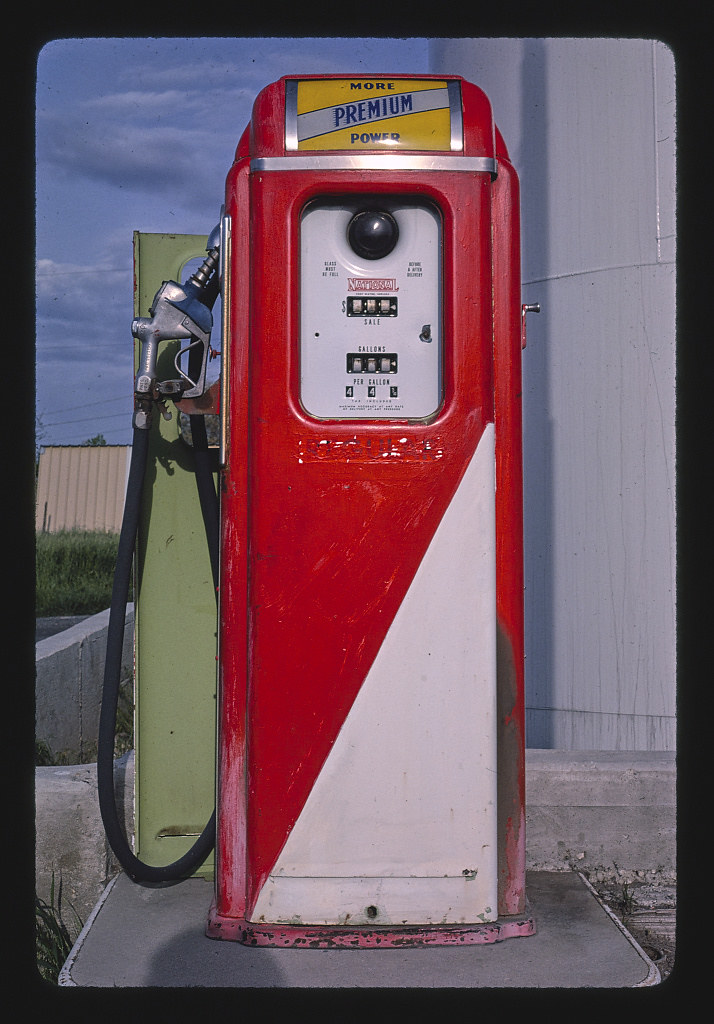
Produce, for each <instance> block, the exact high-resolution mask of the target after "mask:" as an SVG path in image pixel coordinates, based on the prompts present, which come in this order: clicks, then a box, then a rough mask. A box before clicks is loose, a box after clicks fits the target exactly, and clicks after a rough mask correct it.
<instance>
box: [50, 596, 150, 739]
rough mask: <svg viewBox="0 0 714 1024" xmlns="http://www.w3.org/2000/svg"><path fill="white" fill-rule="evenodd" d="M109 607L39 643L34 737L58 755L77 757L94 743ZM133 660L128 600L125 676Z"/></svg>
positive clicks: (131, 624)
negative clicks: (66, 753)
mask: <svg viewBox="0 0 714 1024" xmlns="http://www.w3.org/2000/svg"><path fill="white" fill-rule="evenodd" d="M108 626H109V609H108V608H107V609H106V610H105V611H103V612H99V613H98V614H97V615H91V616H89V618H86V619H83V620H82V622H79V623H77V624H76V625H75V626H70V628H69V629H65V630H63V631H62V632H61V633H56V634H55V635H54V636H49V637H47V638H46V639H44V640H40V641H38V643H36V644H35V736H36V738H37V739H38V740H42V741H43V742H44V743H46V744H47V746H48V747H49V748H50V750H51V751H52V752H53V753H54V754H55V755H57V754H59V753H60V752H66V751H69V752H70V754H71V755H73V756H74V757H76V758H77V759H79V757H80V756H81V754H82V751H83V750H84V749H85V748H86V747H87V746H88V745H90V744H96V742H97V732H98V729H99V709H100V707H101V701H102V685H103V681H104V657H105V653H106V645H107V628H108ZM133 660H134V605H133V604H127V607H126V619H125V630H124V648H123V653H122V679H130V678H131V677H132V673H133Z"/></svg>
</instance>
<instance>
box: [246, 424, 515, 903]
mask: <svg viewBox="0 0 714 1024" xmlns="http://www.w3.org/2000/svg"><path fill="white" fill-rule="evenodd" d="M495 637H496V621H495V557H494V435H493V426H492V425H489V426H488V427H487V428H486V431H485V433H484V436H483V437H482V439H481V442H480V444H479V446H478V449H477V451H476V453H475V455H474V456H473V458H472V460H471V463H470V465H469V467H468V469H467V471H466V474H465V475H464V478H463V480H462V482H461V484H460V486H459V489H458V490H457V493H456V495H455V496H454V498H453V499H452V501H451V503H450V505H449V508H448V509H447V511H446V514H445V515H444V518H443V519H442V522H441V523H440V525H439V527H438V528H437V531H436V534H435V536H434V538H433V540H432V543H431V545H430V546H429V548H428V550H427V552H426V554H425V556H424V559H423V561H422V563H421V565H420V567H419V569H418V570H417V573H416V576H415V578H414V580H413V582H412V585H411V587H410V589H409V591H408V592H407V595H406V597H405V599H404V601H403V603H402V605H401V607H400V609H399V611H398V612H397V615H396V616H395V619H394V622H393V624H392V626H391V628H390V630H389V631H388V633H387V636H386V638H385V640H384V643H383V644H382V647H381V649H380V651H379V653H378V655H377V658H376V660H375V662H374V664H373V666H372V668H371V670H370V672H369V673H368V675H367V678H366V680H365V682H364V683H363V685H362V688H361V690H360V693H359V694H358V696H357V698H356V700H355V703H354V705H353V707H352V710H351V711H350V714H349V715H348V717H347V720H346V722H345V724H344V726H343V728H342V730H341V732H340V733H339V735H338V737H337V740H336V742H335V745H334V747H333V749H332V751H331V753H330V755H329V756H328V759H327V761H326V763H325V765H324V768H323V770H322V772H321V774H320V776H319V777H318V779H317V781H316V783H315V786H314V787H313V790H312V793H311V794H310V796H309V798H308V800H307V803H306V805H305V807H304V809H303V812H302V814H301V815H300V817H299V819H298V821H297V823H296V825H295V827H294V828H293V831H292V833H291V835H290V836H289V838H288V841H287V843H286V845H285V847H284V849H283V851H282V853H281V854H280V856H279V858H278V862H277V864H276V866H275V869H274V873H273V876H272V877H271V878H270V879H269V880H268V882H267V883H266V886H265V887H264V889H263V892H262V893H261V895H260V897H259V899H258V903H257V906H256V908H255V912H254V915H253V919H254V920H256V919H258V918H259V917H260V916H261V915H263V916H264V917H265V918H266V920H276V919H277V920H288V919H290V918H291V917H293V916H294V915H295V914H297V915H299V916H300V918H301V920H303V921H306V922H308V921H315V922H318V921H319V922H325V923H336V922H337V920H338V918H339V916H340V915H341V914H344V913H347V912H349V913H350V914H353V915H359V914H360V913H362V911H363V909H364V906H365V905H366V904H365V901H366V903H367V904H372V903H374V904H379V901H380V900H381V901H382V903H383V905H384V906H385V907H386V908H387V911H388V913H389V914H392V915H394V920H400V921H404V920H408V921H409V922H410V923H418V922H420V921H432V920H441V919H442V918H444V917H445V915H446V920H449V921H463V920H470V921H476V920H491V919H494V918H495V916H496V818H495V802H496V717H495V715H496V692H495V671H496V661H495V658H496V653H495ZM404 876H410V877H409V879H408V880H409V884H408V885H405V884H404ZM306 877H307V878H309V879H310V880H311V882H312V884H310V885H307V884H306V885H301V886H299V887H296V886H295V885H294V884H291V882H292V881H293V880H294V879H296V878H306ZM365 877H367V879H368V881H367V882H365V881H364V879H365ZM445 878H448V879H449V880H450V882H451V884H450V885H447V886H446V889H444V890H443V893H442V887H441V882H440V883H439V884H438V885H437V884H435V879H440V880H442V879H445ZM330 879H332V880H333V881H330ZM466 882H468V884H465V883H466ZM454 883H458V884H454ZM296 891H297V892H299V893H300V894H301V896H300V899H301V900H303V901H304V902H303V904H302V906H301V908H300V909H297V908H296V903H295V899H296V897H295V896H294V893H295V892H296ZM446 892H448V894H449V895H448V898H446V897H445V896H444V895H443V894H444V893H446ZM338 895H339V899H338V898H337V897H338ZM484 915H485V916H484Z"/></svg>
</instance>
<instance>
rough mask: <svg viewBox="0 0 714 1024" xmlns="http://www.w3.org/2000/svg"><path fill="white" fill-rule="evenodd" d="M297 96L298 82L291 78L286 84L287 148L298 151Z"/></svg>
mask: <svg viewBox="0 0 714 1024" xmlns="http://www.w3.org/2000/svg"><path fill="white" fill-rule="evenodd" d="M297 94H298V80H297V79H296V78H289V79H288V80H287V82H286V83H285V148H286V149H291V150H293V149H297V148H298V136H297Z"/></svg>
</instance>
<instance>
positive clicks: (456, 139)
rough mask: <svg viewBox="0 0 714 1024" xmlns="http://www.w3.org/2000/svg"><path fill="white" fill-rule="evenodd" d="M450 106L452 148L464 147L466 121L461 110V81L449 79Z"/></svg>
mask: <svg viewBox="0 0 714 1024" xmlns="http://www.w3.org/2000/svg"><path fill="white" fill-rule="evenodd" d="M446 87H447V89H448V91H449V108H450V112H451V148H452V150H462V149H463V148H464V121H463V116H462V111H461V82H454V81H448V82H447V83H446Z"/></svg>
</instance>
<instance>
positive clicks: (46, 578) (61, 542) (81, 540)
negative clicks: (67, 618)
mask: <svg viewBox="0 0 714 1024" xmlns="http://www.w3.org/2000/svg"><path fill="white" fill-rule="evenodd" d="M118 550H119V536H118V534H115V533H102V532H99V531H90V530H61V531H59V532H58V533H38V534H36V545H35V551H36V556H35V557H36V562H35V615H36V616H37V617H38V618H41V617H44V616H50V615H95V614H96V613H97V612H101V611H104V609H105V608H108V607H109V605H110V603H111V595H112V582H113V579H114V566H115V564H116V558H117V552H118ZM129 599H131V595H129Z"/></svg>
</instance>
